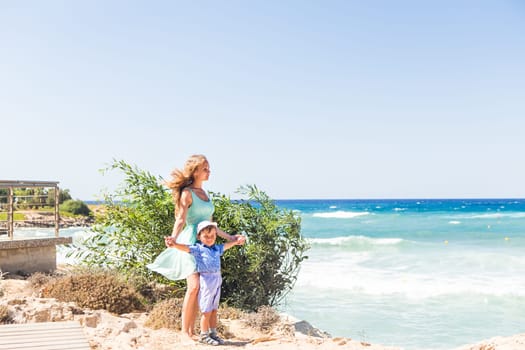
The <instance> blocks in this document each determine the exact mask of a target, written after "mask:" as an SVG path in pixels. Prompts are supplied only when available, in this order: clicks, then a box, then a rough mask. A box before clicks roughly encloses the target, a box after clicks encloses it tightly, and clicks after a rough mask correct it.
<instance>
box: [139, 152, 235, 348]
mask: <svg viewBox="0 0 525 350" xmlns="http://www.w3.org/2000/svg"><path fill="white" fill-rule="evenodd" d="M171 176H172V180H171V181H168V182H167V183H166V185H167V186H168V187H169V188H170V189H171V191H172V194H173V201H174V203H175V225H174V226H173V231H172V234H171V236H167V237H164V241H165V243H166V246H167V247H168V248H167V249H166V250H164V251H163V252H162V253H161V254H160V255H159V256H158V257H157V258H156V259H155V261H154V262H153V263H152V264H149V265H148V268H149V269H151V270H153V271H156V272H158V273H160V274H162V275H164V276H166V277H167V278H169V279H171V280H180V279H183V278H186V282H187V285H186V294H185V295H184V301H183V303H182V332H183V334H186V335H188V336H189V337H190V338H193V326H194V324H195V319H196V317H197V310H198V303H197V297H198V294H199V287H200V286H199V274H198V273H197V268H196V265H195V258H194V257H193V256H192V255H190V254H186V253H184V252H181V251H179V250H177V249H174V248H169V247H170V245H171V244H172V242H176V243H180V244H188V245H191V244H195V242H196V241H197V224H198V223H199V222H201V221H204V220H210V221H213V219H212V215H213V211H214V206H213V203H212V202H211V199H210V197H209V196H208V193H207V192H206V191H205V190H204V189H203V188H202V183H203V182H204V181H207V180H208V178H209V176H210V165H209V163H208V160H207V159H206V157H205V156H203V155H200V154H197V155H193V156H191V157H190V158H189V159H188V160H187V161H186V163H185V165H184V169H183V170H182V171H181V170H179V169H175V170H174V171H173V172H172V173H171ZM217 234H218V235H219V236H220V237H222V238H224V239H226V240H227V241H235V240H242V241H244V240H245V238H244V237H243V236H240V235H237V236H232V235H229V234H227V233H226V232H224V231H222V230H220V229H218V230H217Z"/></svg>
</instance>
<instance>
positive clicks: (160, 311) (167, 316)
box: [144, 298, 182, 331]
mask: <svg viewBox="0 0 525 350" xmlns="http://www.w3.org/2000/svg"><path fill="white" fill-rule="evenodd" d="M181 313H182V299H178V298H172V299H167V300H163V301H160V302H158V303H157V304H155V306H154V307H153V310H151V312H150V314H149V316H148V319H147V320H146V322H145V323H144V325H145V326H147V327H150V328H153V329H160V328H167V329H174V330H177V331H180V330H181V327H182V325H181Z"/></svg>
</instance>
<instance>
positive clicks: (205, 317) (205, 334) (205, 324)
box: [199, 311, 221, 345]
mask: <svg viewBox="0 0 525 350" xmlns="http://www.w3.org/2000/svg"><path fill="white" fill-rule="evenodd" d="M211 316H212V312H211V311H210V312H203V313H202V316H201V335H200V339H199V341H200V342H201V343H204V344H208V345H220V344H221V343H220V342H219V341H218V340H215V339H213V338H212V337H211V336H210V320H211Z"/></svg>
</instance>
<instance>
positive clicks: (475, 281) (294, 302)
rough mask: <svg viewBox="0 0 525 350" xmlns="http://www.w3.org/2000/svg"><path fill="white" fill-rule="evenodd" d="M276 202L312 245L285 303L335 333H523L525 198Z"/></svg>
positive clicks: (457, 339) (412, 338) (411, 348)
mask: <svg viewBox="0 0 525 350" xmlns="http://www.w3.org/2000/svg"><path fill="white" fill-rule="evenodd" d="M277 204H278V205H280V206H282V207H285V208H289V209H292V210H295V211H297V212H298V213H299V214H300V215H301V218H302V233H303V234H304V236H305V237H306V238H307V239H308V240H309V241H310V243H311V249H310V250H309V251H308V256H309V259H307V260H306V261H305V262H304V263H303V265H302V267H301V271H300V273H299V278H298V281H297V283H296V285H295V288H294V290H293V291H292V292H291V293H290V294H289V295H288V297H287V298H286V301H285V303H283V305H281V306H280V309H281V310H282V311H284V312H286V313H289V314H291V315H293V316H295V317H297V318H300V319H305V320H307V321H309V322H310V323H312V324H313V325H314V326H316V327H318V328H320V329H323V330H325V331H327V332H328V333H330V334H331V335H332V336H344V337H349V338H352V339H356V340H360V341H367V342H371V343H378V344H384V345H393V346H398V347H402V348H404V349H406V350H415V349H418V350H422V349H436V350H439V349H452V348H455V347H457V346H461V345H464V344H468V343H474V342H478V341H481V340H483V339H487V338H491V337H494V336H497V335H502V336H506V335H513V334H517V333H523V332H525V277H523V271H525V254H524V252H525V199H497V200H496V199H484V200H308V201H294V200H281V201H277ZM18 235H28V236H29V235H30V236H34V235H37V236H49V235H52V230H21V231H17V236H18ZM61 235H65V236H73V237H75V238H81V237H86V236H87V235H88V233H87V232H85V230H84V229H79V228H71V229H65V230H61ZM58 252H59V257H58V259H59V263H64V262H71V261H68V260H67V258H65V250H64V249H63V248H59V251H58Z"/></svg>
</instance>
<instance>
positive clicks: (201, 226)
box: [197, 220, 217, 233]
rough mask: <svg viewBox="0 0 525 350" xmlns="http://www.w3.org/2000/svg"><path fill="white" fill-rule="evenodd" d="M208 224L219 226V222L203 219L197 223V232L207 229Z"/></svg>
mask: <svg viewBox="0 0 525 350" xmlns="http://www.w3.org/2000/svg"><path fill="white" fill-rule="evenodd" d="M208 226H214V227H217V223H216V222H213V221H208V220H204V221H201V222H199V224H198V225H197V233H199V232H201V231H202V230H203V229H205V228H206V227H208Z"/></svg>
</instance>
